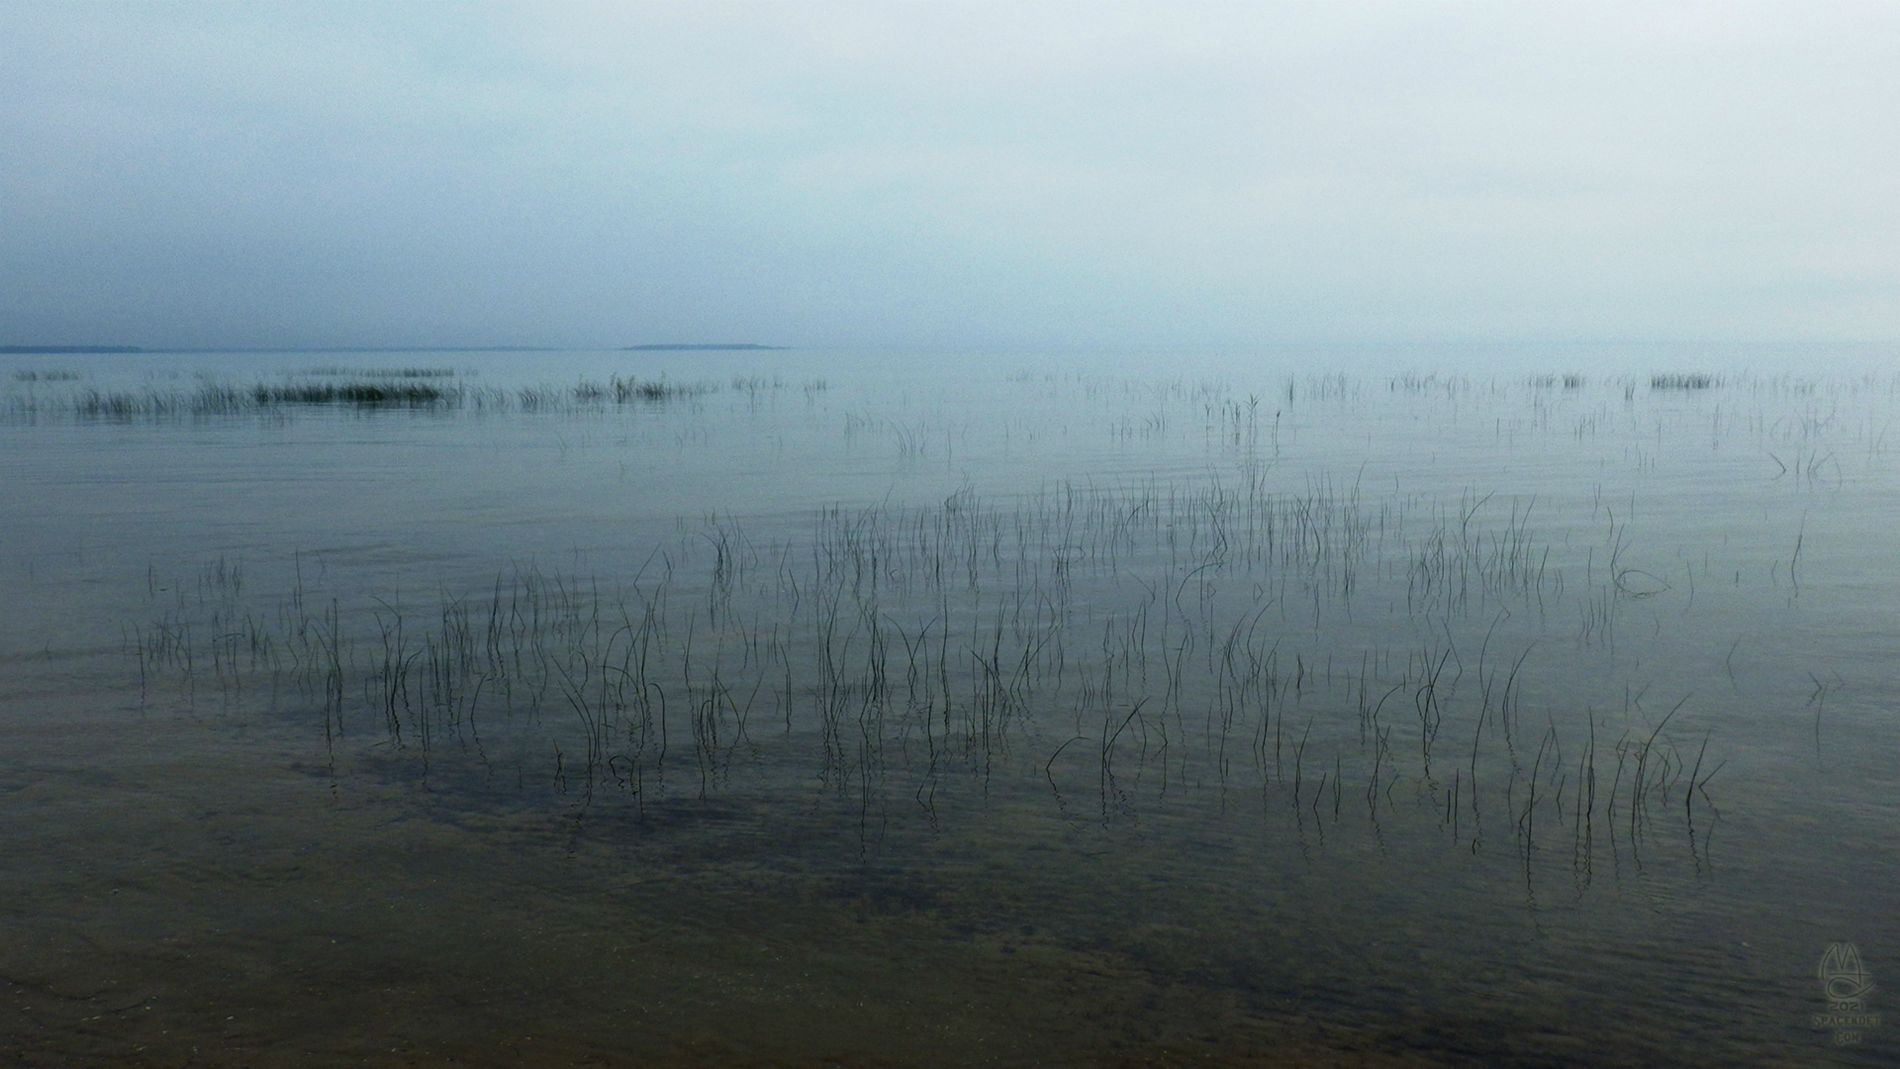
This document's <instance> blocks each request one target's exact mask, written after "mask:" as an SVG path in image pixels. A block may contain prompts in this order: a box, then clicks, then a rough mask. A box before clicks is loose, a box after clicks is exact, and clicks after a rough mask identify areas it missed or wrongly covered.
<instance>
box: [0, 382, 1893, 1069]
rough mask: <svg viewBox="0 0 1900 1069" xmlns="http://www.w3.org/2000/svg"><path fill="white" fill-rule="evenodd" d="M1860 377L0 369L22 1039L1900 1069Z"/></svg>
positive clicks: (42, 1044) (2, 961) (125, 1046)
mask: <svg viewBox="0 0 1900 1069" xmlns="http://www.w3.org/2000/svg"><path fill="white" fill-rule="evenodd" d="M1883 357H1884V354H1883V353H1881V352H1879V351H1876V350H1871V349H1870V350H1863V351H1845V350H1829V351H1827V352H1826V353H1822V354H1818V356H1817V352H1816V351H1814V350H1809V349H1803V348H1781V349H1766V348H1764V349H1758V350H1754V351H1747V352H1742V351H1737V350H1734V349H1725V350H1707V351H1697V350H1689V349H1682V348H1679V347H1678V348H1667V347H1652V346H1640V345H1631V346H1622V347H1599V346H1591V347H1574V348H1565V347H1546V348H1543V349H1538V350H1530V349H1521V348H1508V349H1507V348H1502V347H1500V348H1487V349H1448V348H1431V347H1420V348H1415V349H1404V348H1388V349H1378V348H1374V347H1339V348H1330V349H1329V348H1304V349H1274V350H1266V351H1259V352H1246V353H1231V352H1230V353H1220V352H1215V353H1175V352H1166V351H1154V352H1145V351H1144V352H1128V353H1120V354H1114V353H1111V354H1100V353H1089V354H1061V353H1058V354H1047V353H1026V354H1010V353H1004V354H998V353H965V352H949V353H931V354H916V353H886V352H875V351H863V352H829V351H805V352H800V351H788V352H782V353H746V354H709V353H693V354H680V353H671V354H661V353H627V352H610V351H578V352H557V353H533V354H526V353H493V352H472V351H471V352H431V353H393V352H392V353H348V354H336V353H325V354H314V353H218V354H134V355H112V356H85V357H80V356H69V355H62V356H57V357H50V356H38V357H35V356H16V355H9V356H6V357H4V358H0V360H3V361H4V363H0V375H3V376H4V377H0V457H3V458H4V468H3V469H0V485H3V486H4V490H5V493H4V501H5V504H4V505H0V510H4V516H5V529H6V531H7V538H6V540H5V544H4V546H0V603H4V604H7V605H8V606H10V607H11V608H10V610H9V612H8V613H7V614H5V615H4V618H0V659H3V660H4V663H5V664H6V665H7V666H8V672H7V674H6V677H5V682H4V683H0V735H3V736H4V746H5V752H6V753H7V754H8V755H9V756H8V758H7V760H6V762H5V764H4V766H3V769H4V772H3V774H4V782H0V789H3V790H4V791H5V792H6V796H7V798H8V799H9V805H8V810H9V816H8V817H7V818H6V819H5V820H4V821H0V835H4V840H5V841H4V843H0V846H3V847H4V849H5V850H6V852H7V855H8V856H9V857H10V858H13V859H15V860H14V861H12V862H10V863H9V865H8V866H7V867H6V869H5V880H6V888H5V890H6V894H5V895H4V896H0V898H3V900H4V901H5V902H6V903H7V905H6V906H5V907H4V908H5V909H6V911H7V920H8V923H9V926H10V927H11V928H12V930H14V931H15V932H17V933H19V937H18V938H15V939H10V940H9V941H8V942H7V943H6V945H5V947H4V949H0V978H4V983H5V985H6V986H5V989H4V990H5V996H6V998H5V1001H4V1006H3V1008H0V1014H4V1015H5V1016H6V1017H7V1019H8V1020H7V1025H6V1027H5V1028H0V1034H5V1035H8V1036H14V1037H19V1038H16V1039H11V1040H9V1041H8V1042H10V1043H12V1044H13V1046H11V1047H7V1048H0V1049H5V1050H7V1051H8V1052H9V1053H12V1054H16V1055H19V1056H21V1057H24V1058H27V1059H28V1060H31V1059H33V1058H46V1057H51V1052H55V1051H57V1052H61V1053H62V1055H72V1054H75V1053H77V1054H80V1055H85V1056H91V1057H97V1058H100V1059H105V1060H130V1061H139V1060H141V1059H143V1060H145V1061H149V1062H152V1063H155V1064H169V1063H172V1062H176V1061H178V1060H179V1059H180V1058H182V1057H183V1056H184V1055H185V1052H187V1051H189V1050H190V1049H192V1048H194V1047H197V1048H201V1049H214V1050H219V1051H223V1052H230V1053H231V1055H232V1056H233V1057H236V1056H242V1055H243V1054H245V1053H247V1052H249V1053H257V1052H263V1051H288V1050H296V1051H301V1052H304V1053H305V1054H306V1055H308V1056H311V1057H315V1058H318V1059H323V1058H331V1059H336V1060H343V1059H353V1060H369V1061H372V1062H375V1061H379V1060H383V1061H390V1062H400V1061H402V1060H403V1059H405V1058H406V1059H422V1060H428V1059H434V1058H446V1057H458V1058H464V1059H467V1060H470V1061H473V1062H477V1063H493V1064H507V1063H513V1062H518V1061H521V1060H524V1059H525V1060H533V1059H536V1058H541V1059H546V1060H559V1059H574V1058H584V1057H597V1058H613V1059H625V1058H639V1059H642V1060H659V1061H667V1060H672V1061H676V1062H680V1063H694V1062H704V1061H709V1060H710V1061H733V1060H740V1059H752V1060H756V1061H765V1062H780V1061H796V1062H806V1061H815V1060H825V1059H835V1060H852V1059H859V1060H866V1061H870V1062H878V1061H880V1060H891V1061H899V1062H932V1063H963V1062H979V1061H985V1060H991V1061H1001V1062H1004V1063H1020V1062H1051V1063H1066V1064H1098V1063H1100V1062H1102V1061H1104V1060H1115V1059H1128V1060H1154V1061H1160V1062H1162V1063H1170V1062H1173V1061H1189V1060H1196V1059H1206V1058H1213V1059H1215V1060H1235V1059H1240V1058H1247V1057H1255V1058H1261V1059H1264V1060H1267V1061H1273V1060H1276V1059H1285V1060H1298V1059H1301V1058H1308V1059H1312V1058H1327V1057H1331V1058H1345V1059H1350V1060H1378V1059H1391V1060H1394V1061H1400V1060H1406V1059H1414V1060H1420V1061H1425V1062H1438V1061H1445V1062H1450V1061H1460V1060H1469V1059H1472V1058H1481V1059H1484V1060H1486V1061H1495V1062H1499V1063H1514V1062H1522V1063H1532V1062H1538V1063H1543V1062H1549V1061H1551V1060H1559V1061H1590V1062H1596V1063H1604V1064H1631V1065H1637V1064H1654V1063H1656V1062H1658V1061H1671V1062H1674V1061H1707V1062H1712V1063H1713V1062H1720V1063H1725V1064H1782V1063H1786V1062H1791V1061H1799V1062H1829V1063H1837V1064H1868V1065H1873V1064H1882V1063H1884V1062H1886V1061H1888V1060H1890V1059H1891V1058H1892V1057H1893V1056H1894V1053H1895V1050H1896V1048H1895V1043H1896V1040H1895V1036H1896V1034H1900V1033H1897V1032H1896V1030H1895V1029H1896V1026H1895V1025H1893V1024H1875V1025H1867V1026H1865V1027H1851V1028H1849V1027H1840V1026H1837V1025H1835V1024H1832V1023H1829V1022H1820V1023H1817V1020H1816V1015H1817V1014H1826V1013H1829V1012H1835V1011H1831V1010H1830V1006H1829V997H1828V996H1829V991H1830V990H1832V989H1831V988H1829V987H1828V986H1827V984H1826V982H1825V981H1826V979H1827V977H1826V976H1825V975H1823V973H1826V972H1827V970H1826V969H1824V968H1823V966H1822V963H1823V961H1824V959H1825V960H1830V961H1833V962H1834V963H1835V971H1836V972H1839V971H1840V968H1842V966H1841V962H1843V961H1847V960H1849V959H1848V958H1846V957H1845V956H1844V954H1843V952H1840V951H1838V950H1833V951H1831V950H1830V948H1835V947H1837V946H1839V945H1842V944H1849V945H1851V946H1852V947H1853V948H1854V951H1855V954H1856V955H1857V957H1856V958H1855V959H1853V960H1857V961H1859V962H1860V963H1861V968H1863V969H1864V970H1865V971H1866V972H1867V973H1868V974H1869V975H1871V976H1872V977H1873V979H1874V982H1875V983H1876V984H1878V983H1879V982H1880V977H1882V976H1885V975H1887V974H1888V973H1890V972H1892V971H1893V968H1894V966H1893V961H1894V959H1893V957H1892V949H1891V948H1892V947H1893V946H1894V945H1895V936H1896V935H1900V931H1896V927H1895V922H1894V920H1893V918H1894V917H1895V916H1896V915H1900V914H1896V909H1895V907H1896V905H1900V903H1896V901H1895V899H1894V892H1893V889H1892V888H1893V883H1892V880H1891V878H1890V877H1891V873H1892V872H1893V871H1895V862H1896V861H1900V858H1896V856H1895V852H1896V846H1895V844H1894V841H1893V838H1892V836H1891V835H1890V834H1888V832H1889V830H1890V829H1891V828H1892V827H1893V826H1894V819H1895V817H1896V816H1897V815H1900V814H1897V813H1896V810H1895V803H1894V802H1893V799H1894V798H1895V797H1896V796H1897V795H1896V792H1895V787H1896V786H1897V784H1896V773H1895V769H1896V768H1900V743H1896V737H1895V734H1894V732H1893V715H1894V708H1895V701H1896V698H1900V691H1896V689H1895V685H1894V682H1893V680H1892V678H1891V672H1890V669H1889V665H1890V664H1891V663H1892V662H1893V659H1894V656H1895V654H1900V649H1896V648H1895V645H1896V638H1895V635H1896V632H1895V630H1894V626H1893V615H1892V606H1893V605H1895V604H1900V568H1896V567H1895V564H1896V563H1900V562H1897V561H1896V560H1895V558H1894V551H1893V548H1892V538H1891V531H1892V529H1893V524H1894V521H1895V520H1896V518H1900V475H1897V474H1896V472H1900V467H1897V466H1896V465H1895V464H1894V463H1893V452H1892V451H1893V448H1894V441H1893V439H1892V438H1891V437H1890V435H1889V428H1890V427H1891V425H1892V422H1893V419H1894V416H1895V415H1896V411H1897V410H1896V399H1897V398H1900V383H1897V382H1896V380H1895V378H1894V376H1893V373H1892V371H1891V368H1890V365H1889V366H1886V367H1883V366H1882V364H1881V360H1882V359H1883ZM1821 358H1824V363H1823V360H1822V359H1821ZM1820 366H1825V367H1826V368H1827V369H1828V370H1826V371H1825V372H1822V371H1818V370H1816V368H1817V367H1820ZM312 398H315V399H320V400H321V402H322V403H307V399H312ZM300 399H304V400H300ZM1830 955H1831V957H1830ZM1817 970H1820V971H1818V972H1817ZM1836 986H1837V987H1838V986H1839V985H1838V984H1837V985H1836ZM1843 990H1844V989H1843ZM1875 990H1876V991H1877V990H1878V988H1876V989H1875ZM1837 994H1838V992H1837ZM1879 998H1880V996H1878V995H1877V994H1875V995H1868V996H1865V997H1864V998H1863V1000H1862V1001H1863V1002H1864V1006H1863V1009H1862V1011H1859V1012H1860V1016H1862V1017H1866V1016H1868V1015H1875V1016H1878V1015H1879V1013H1880V1006H1881V1003H1880V1001H1879ZM1836 1001H1840V1000H1838V999H1837V1000H1836ZM1839 1012H1841V1013H1845V1012H1847V1011H1839ZM365 1019H367V1020H373V1021H374V1022H375V1028H374V1029H373V1032H374V1034H375V1035H376V1036H378V1037H379V1039H378V1043H377V1046H376V1047H375V1048H374V1049H371V1048H370V1047H369V1046H366V1045H365V1044H364V1043H363V1042H362V1041H361V1040H360V1039H359V1038H357V1037H359V1036H360V1035H361V1034H362V1029H361V1028H360V1026H359V1025H358V1023H357V1022H360V1021H362V1020H365Z"/></svg>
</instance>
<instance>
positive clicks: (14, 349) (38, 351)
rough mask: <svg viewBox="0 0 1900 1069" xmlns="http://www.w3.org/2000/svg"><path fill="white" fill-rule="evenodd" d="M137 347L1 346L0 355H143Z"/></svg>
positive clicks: (141, 350)
mask: <svg viewBox="0 0 1900 1069" xmlns="http://www.w3.org/2000/svg"><path fill="white" fill-rule="evenodd" d="M144 351H145V350H143V349H141V348H139V347H138V346H136V345H0V353H5V354H8V355H16V356H17V355H20V354H25V353H31V354H34V355H46V356H58V355H62V354H67V353H142V352H144Z"/></svg>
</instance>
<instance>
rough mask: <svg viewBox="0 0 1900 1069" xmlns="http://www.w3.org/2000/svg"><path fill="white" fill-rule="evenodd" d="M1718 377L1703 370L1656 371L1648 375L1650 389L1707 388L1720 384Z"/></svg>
mask: <svg viewBox="0 0 1900 1069" xmlns="http://www.w3.org/2000/svg"><path fill="white" fill-rule="evenodd" d="M1721 381H1722V380H1720V379H1718V378H1716V377H1715V376H1714V375H1711V374H1709V373H1708V372H1705V371H1672V372H1667V373H1664V372H1658V373H1656V374H1654V375H1651V376H1650V377H1649V388H1650V389H1652V390H1707V389H1710V388H1712V387H1715V386H1719V385H1721Z"/></svg>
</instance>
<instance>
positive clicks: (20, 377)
mask: <svg viewBox="0 0 1900 1069" xmlns="http://www.w3.org/2000/svg"><path fill="white" fill-rule="evenodd" d="M13 381H15V382H78V381H79V372H77V371H65V370H53V371H36V370H34V369H32V368H21V369H20V370H18V371H15V372H14V373H13Z"/></svg>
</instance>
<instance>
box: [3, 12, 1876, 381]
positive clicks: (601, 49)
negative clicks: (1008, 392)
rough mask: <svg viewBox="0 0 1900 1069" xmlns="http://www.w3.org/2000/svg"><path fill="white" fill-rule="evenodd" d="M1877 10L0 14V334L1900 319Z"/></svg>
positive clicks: (1045, 329)
mask: <svg viewBox="0 0 1900 1069" xmlns="http://www.w3.org/2000/svg"><path fill="white" fill-rule="evenodd" d="M1896 31H1900V9H1896V8H1893V7H1891V6H1890V5H1885V4H1836V5H1828V6H1825V7H1822V8H1820V9H1818V10H1817V9H1816V8H1814V7H1812V6H1809V5H1795V4H1757V5H1748V4H1728V3H1724V4H1706V5H1693V4H1688V5H1637V4H1598V5H1583V6H1567V7H1564V8H1558V7H1556V6H1547V5H1522V4H1458V5H1429V4H1417V3H1389V4H1376V3H1375V4H1349V5H1348V4H1341V5H1304V4H1247V5H1234V6H1218V5H1210V6H1193V5H1190V6H1180V5H1148V6H1141V7H1126V8H1124V7H1115V6H1112V5H1111V6H1109V7H1107V8H1104V7H1102V6H1099V5H1087V4H1046V5H1022V4H1012V5H940V6H910V5H886V4H875V5H871V4H866V5H849V4H845V5H799V6H793V5H766V4H757V5H740V4H734V5H701V4H695V5H652V6H625V5H600V6H584V5H538V4H537V5H532V6H522V7H498V6H482V7H462V6H454V7H451V6H446V5H422V4H414V5H381V4H379V5H373V6H372V5H362V6H354V5H338V4H321V5H314V4H313V5H244V6H235V5H218V6H210V5H205V6H172V5H166V6H156V5H150V6H147V5H139V6H95V5H69V4H47V5H35V4H10V5H8V6H7V7H5V8H4V9H0V38H4V39H5V40H7V41H8V42H9V44H8V47H7V53H8V62H7V64H6V65H5V66H4V67H0V141H3V142H4V144H5V145H6V146H7V152H6V155H7V157H8V162H7V164H6V166H5V167H4V168H0V227H3V228H4V233H5V235H6V241H5V242H4V245H3V246H0V332H3V333H5V334H6V335H8V336H9V338H10V339H11V338H23V339H24V338H32V339H47V340H106V341H130V342H141V343H147V344H167V343H170V344H186V345H191V344H205V345H242V344H286V343H304V344H319V345H322V344H344V345H347V344H367V343H375V342H389V343H396V344H431V343H443V342H459V341H467V342H485V343H495V342H509V341H519V342H542V343H552V344H619V343H625V342H632V341H638V340H643V339H652V338H686V337H712V336H717V337H721V338H725V337H747V338H758V339H761V340H774V341H786V342H792V343H799V344H811V345H821V344H894V345H1041V344H1106V343H1131V344H1206V345H1237V344H1247V343H1251V342H1259V341H1276V340H1300V339H1334V340H1377V339H1385V338H1527V339H1538V338H1544V339H1557V338H1573V337H1621V336H1645V337H1682V338H1704V339H1721V338H1735V339H1762V340H1775V339H1792V338H1803V339H1806V338H1813V339H1891V338H1893V337H1895V336H1896V335H1900V209H1896V207H1895V204H1894V199H1893V198H1892V197H1891V195H1890V193H1889V189H1890V187H1891V184H1892V178H1891V176H1892V175H1893V174H1894V173H1895V171H1896V164H1900V152H1897V151H1896V148H1897V144H1900V143H1897V141H1896V138H1897V136H1900V135H1896V134H1895V133H1894V132H1893V130H1892V129H1891V127H1892V126H1893V124H1892V122H1891V112H1892V104H1891V102H1892V101H1893V100H1895V99H1900V54H1896V52H1897V51H1900V45H1896V43H1895V42H1896V41H1900V32H1896Z"/></svg>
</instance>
